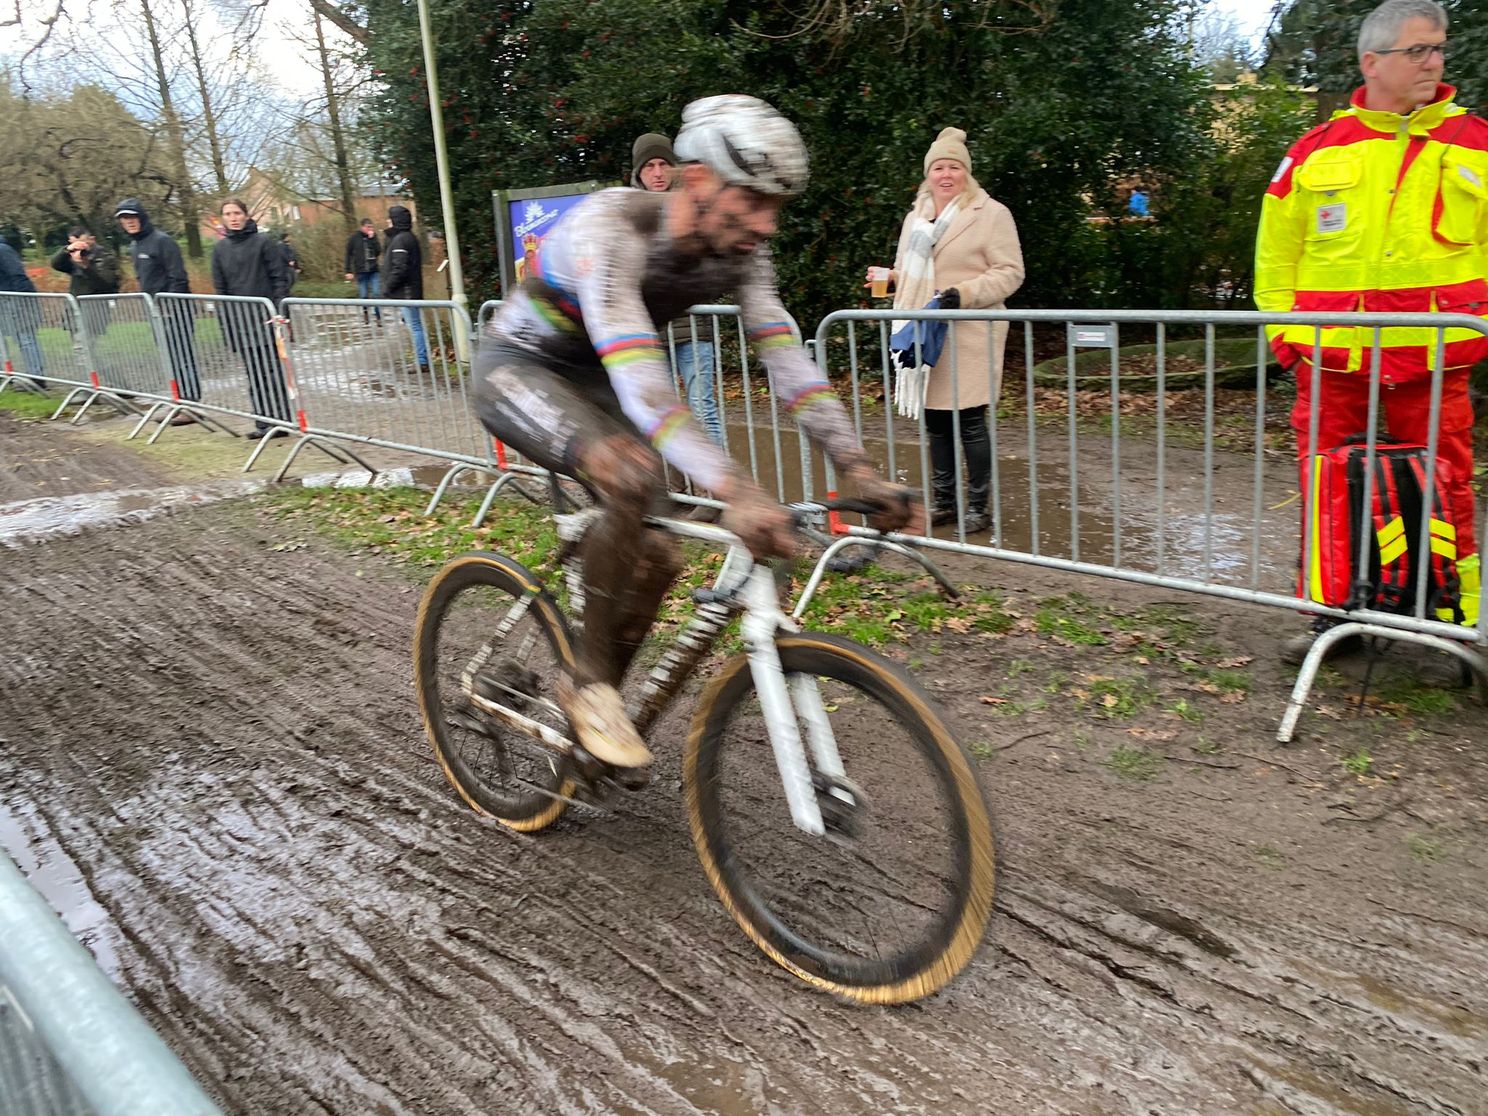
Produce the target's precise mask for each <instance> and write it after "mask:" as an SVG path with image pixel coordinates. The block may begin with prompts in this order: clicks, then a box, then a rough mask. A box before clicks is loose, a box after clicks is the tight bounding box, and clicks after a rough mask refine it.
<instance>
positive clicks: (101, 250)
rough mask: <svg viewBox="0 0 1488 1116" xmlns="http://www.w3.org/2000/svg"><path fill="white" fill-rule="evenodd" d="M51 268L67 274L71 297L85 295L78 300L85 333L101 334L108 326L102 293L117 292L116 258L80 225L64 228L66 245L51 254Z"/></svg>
mask: <svg viewBox="0 0 1488 1116" xmlns="http://www.w3.org/2000/svg"><path fill="white" fill-rule="evenodd" d="M52 270H53V271H60V272H62V274H64V275H67V276H69V277H70V278H69V279H68V283H67V289H68V291H69V292H70V293H71V294H72V296H73V298H84V297H87V298H88V299H89V301H87V302H83V303H80V304H79V305H80V306H82V308H83V322H84V323H85V324H86V325H87V327H88V335H89V336H90V337H93V338H99V337H102V336H103V332H104V330H106V329H108V326H109V303H108V302H107V301H106V300H105V298H103V297H93V296H108V295H116V294H118V293H119V261H118V260H117V259H115V258H114V254H113V253H112V252H110V251H109V250H108V249H107V248H105V247H103V246H102V245H100V244H99V243H98V238H97V237H96V236H94V235H93V234H92V233H90V232H89V231H88V230H87V229H85V228H84V227H83V226H82V225H74V226H72V228H71V229H69V230H68V231H67V247H65V248H63V249H61V250H60V251H59V252H58V253H57V254H56V255H55V256H53V257H52Z"/></svg>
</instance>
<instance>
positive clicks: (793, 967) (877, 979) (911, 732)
mask: <svg viewBox="0 0 1488 1116" xmlns="http://www.w3.org/2000/svg"><path fill="white" fill-rule="evenodd" d="M776 643H777V647H778V649H779V652H780V661H781V665H782V667H783V668H784V670H785V672H786V674H787V675H790V674H795V673H803V674H811V675H813V676H816V677H820V678H828V679H833V680H836V681H840V682H844V683H847V684H848V685H850V686H852V687H854V688H855V689H857V690H858V691H860V692H861V693H862V694H864V695H866V696H867V697H868V698H869V699H870V700H872V701H875V702H877V703H878V704H879V705H881V706H883V707H884V708H885V709H886V710H887V711H888V712H889V713H890V715H892V716H893V718H894V719H895V720H896V721H897V722H898V724H899V725H900V727H901V728H902V729H903V730H904V731H905V733H906V735H907V737H908V738H909V739H910V740H911V741H912V742H913V744H914V745H915V746H916V748H917V749H918V751H919V752H920V753H921V755H922V756H923V757H924V758H925V760H926V761H927V766H928V767H929V768H930V769H931V770H932V771H933V772H934V773H935V776H936V778H937V779H938V780H939V782H940V784H941V790H942V791H943V795H944V799H945V802H946V804H947V805H948V806H949V809H950V815H951V817H950V820H951V827H950V833H949V834H948V837H949V839H950V840H953V841H956V842H959V844H960V847H959V848H958V849H956V850H955V851H954V853H953V857H954V863H955V879H954V880H953V882H952V891H951V903H950V905H949V907H948V908H946V909H945V910H943V911H942V913H941V917H940V918H939V920H938V921H937V922H936V924H935V927H934V930H933V932H932V933H929V934H927V935H925V936H924V938H923V940H922V941H920V942H919V943H917V944H916V945H915V947H914V948H912V949H910V950H907V951H905V952H903V953H901V954H899V955H898V956H897V957H894V958H891V959H888V960H887V961H885V960H879V959H864V960H858V959H850V958H840V957H839V958H832V957H829V956H824V955H823V954H822V953H820V952H815V951H813V950H812V948H811V944H810V943H803V941H802V940H801V939H799V938H797V937H796V935H794V934H793V933H792V932H791V931H789V930H787V929H786V928H785V927H784V926H783V925H782V923H781V921H780V920H779V919H777V918H776V917H774V915H773V914H772V912H771V910H770V908H769V907H768V906H767V905H766V904H765V902H764V901H763V899H762V898H761V897H760V894H759V892H758V891H757V890H756V889H755V888H754V887H753V886H752V884H751V882H750V880H749V879H748V878H747V877H746V876H744V875H743V873H742V872H741V871H740V864H739V862H738V858H737V857H735V856H734V855H733V852H732V850H731V849H730V847H729V841H728V837H727V833H726V832H725V826H724V821H723V804H722V801H721V797H720V790H721V788H720V782H721V769H720V760H721V758H722V752H723V743H724V739H725V730H726V728H727V726H728V722H729V718H730V716H731V714H732V713H733V711H734V710H735V709H736V708H737V707H738V706H739V705H740V704H741V703H742V702H744V701H745V700H746V699H747V698H748V697H749V695H750V694H751V693H752V692H753V689H754V683H753V679H752V677H751V675H750V671H749V662H748V658H747V656H745V655H739V656H737V657H735V658H734V659H731V660H730V661H729V662H727V663H726V664H724V667H723V669H722V671H721V672H720V674H719V675H718V676H717V677H716V678H715V679H714V680H713V682H712V683H711V684H710V685H709V687H708V689H707V691H706V692H705V693H704V694H703V696H702V698H701V700H700V701H699V704H698V708H697V711H696V713H695V714H694V717H693V721H692V727H691V731H690V733H689V736H688V741H687V746H686V749H685V751H684V754H683V774H682V782H683V792H684V795H685V798H686V803H687V816H688V824H689V827H690V829H691V831H692V839H693V843H694V844H695V845H696V847H697V852H698V856H699V857H700V858H701V860H702V864H703V871H704V873H705V874H706V875H707V877H708V880H709V882H710V883H711V884H712V885H713V889H714V891H716V892H717V893H718V897H719V899H721V900H722V901H723V905H724V906H725V907H726V908H727V909H728V912H729V914H730V915H732V916H733V918H734V920H735V921H736V922H737V923H738V924H739V925H740V927H742V928H743V930H744V932H745V933H746V934H747V935H749V937H750V939H751V940H753V942H754V943H755V945H757V946H759V948H760V949H761V950H763V951H764V952H765V953H766V955H768V956H769V957H770V958H771V959H772V960H774V961H775V962H777V963H778V964H779V965H781V966H782V967H784V968H785V969H787V970H788V971H790V972H791V973H793V974H794V975H796V976H797V977H799V978H800V979H802V980H804V981H806V982H807V983H808V984H811V985H813V986H815V987H816V988H819V989H821V990H824V991H827V992H831V993H835V994H837V995H839V996H842V997H844V998H846V999H850V1000H856V1001H860V1002H863V1003H874V1004H895V1003H905V1002H908V1001H911V1000H916V999H920V998H922V997H924V996H927V995H929V994H930V993H932V992H934V991H936V990H937V989H939V988H941V987H942V986H944V985H945V984H946V983H947V982H949V981H950V980H951V979H952V978H953V977H954V976H955V975H956V974H957V973H959V972H960V971H961V970H962V969H963V968H964V967H965V966H966V964H967V962H969V961H970V960H971V958H972V956H973V955H974V954H975V952H976V950H977V947H978V945H980V943H981V941H982V938H983V936H984V934H985V932H986V927H987V921H988V919H989V918H990V916H991V912H992V901H993V892H994V888H995V882H996V881H995V875H996V869H995V853H994V842H993V836H992V825H991V818H990V815H989V812H988V809H987V803H986V799H985V797H984V796H983V794H982V790H981V787H980V785H979V784H978V783H977V780H976V776H975V775H974V773H973V771H972V767H971V764H970V762H969V760H968V759H967V757H966V754H965V752H963V751H962V749H961V747H960V745H959V744H958V743H957V742H956V739H955V737H954V735H953V734H952V733H951V731H950V729H949V728H948V727H947V726H946V724H945V723H944V721H943V720H942V719H941V717H940V715H939V714H938V713H937V712H936V711H935V709H934V706H933V705H932V704H931V702H930V699H929V698H928V697H927V696H926V695H925V694H924V693H923V692H922V691H921V690H920V688H919V687H918V686H917V685H915V683H914V682H913V681H912V680H911V679H910V678H909V676H908V675H906V674H904V673H903V672H902V671H900V670H899V669H897V668H896V667H895V666H893V665H892V664H890V663H889V662H887V661H886V660H884V659H882V658H880V657H879V656H877V655H874V654H873V653H872V652H870V651H868V650H866V649H865V648H863V647H862V646H860V645H858V644H856V643H853V642H852V641H850V640H846V639H840V638H837V637H833V636H827V635H822V634H819V633H811V632H806V633H801V634H798V635H788V636H786V635H783V636H781V637H780V638H779V639H778V640H777V641H776ZM772 770H773V768H772ZM848 775H849V777H851V775H852V767H851V765H849V769H848ZM864 790H865V791H866V793H867V794H868V796H869V797H870V798H871V797H872V795H873V788H872V787H865V788H864ZM782 793H783V792H782Z"/></svg>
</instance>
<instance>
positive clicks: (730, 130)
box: [672, 93, 810, 198]
mask: <svg viewBox="0 0 1488 1116" xmlns="http://www.w3.org/2000/svg"><path fill="white" fill-rule="evenodd" d="M672 146H673V150H675V151H676V153H677V160H678V162H682V163H702V164H703V166H705V167H707V168H708V169H709V170H711V171H712V172H713V173H714V174H716V175H718V177H719V178H721V179H723V181H724V182H726V183H728V184H729V185H730V186H747V187H748V188H749V189H751V190H758V191H759V192H760V193H761V194H773V195H776V196H780V197H787V198H792V197H795V196H796V195H797V194H799V193H801V191H803V190H804V189H806V180H807V179H808V178H809V177H810V169H809V164H808V160H807V158H806V145H805V144H804V143H802V142H801V133H800V132H798V131H796V126H795V125H794V124H792V123H791V122H790V121H789V120H787V119H786V118H785V117H783V116H781V115H780V113H778V112H776V111H775V109H774V108H772V107H771V106H770V105H768V104H766V103H765V102H764V101H761V100H760V99H759V98H758V97H745V96H743V95H742V94H738V93H728V94H725V95H724V96H721V97H704V98H702V99H701V100H698V101H693V102H692V104H690V105H688V106H687V107H686V108H685V109H683V110H682V130H681V131H679V132H678V133H677V140H676V143H674V144H673V145H672Z"/></svg>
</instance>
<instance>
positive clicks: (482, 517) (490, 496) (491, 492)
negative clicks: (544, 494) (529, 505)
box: [470, 473, 531, 527]
mask: <svg viewBox="0 0 1488 1116" xmlns="http://www.w3.org/2000/svg"><path fill="white" fill-rule="evenodd" d="M516 482H517V474H515V473H502V474H501V475H500V476H499V477H497V478H496V480H495V481H494V482H493V483H492V485H491V487H490V488H489V489H487V490H486V498H485V499H484V500H482V501H481V506H480V509H479V510H478V511H477V512H476V513H475V518H474V519H472V520H471V521H470V526H472V527H479V526H480V525H481V524H482V523H484V522H485V521H486V516H487V515H489V514H490V512H491V505H492V504H494V503H495V502H496V494H497V493H498V492H500V491H501V490H502V489H503V488H505V487H506V486H507V485H509V484H516ZM517 491H518V492H520V493H522V495H523V496H527V492H526V490H525V489H523V488H522V486H521V485H517ZM528 499H531V497H530V496H529V497H528Z"/></svg>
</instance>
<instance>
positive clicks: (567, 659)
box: [413, 553, 573, 833]
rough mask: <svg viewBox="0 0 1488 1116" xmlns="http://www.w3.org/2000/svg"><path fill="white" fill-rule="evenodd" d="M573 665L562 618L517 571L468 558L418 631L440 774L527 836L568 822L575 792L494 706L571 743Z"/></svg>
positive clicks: (423, 705) (420, 680)
mask: <svg viewBox="0 0 1488 1116" xmlns="http://www.w3.org/2000/svg"><path fill="white" fill-rule="evenodd" d="M572 663H573V651H572V640H571V639H570V637H569V632H568V625H567V623H566V622H565V621H564V619H563V614H562V613H561V612H560V611H559V610H558V605H557V603H556V602H555V601H554V600H553V598H552V597H551V596H549V595H548V593H547V591H546V590H544V589H543V588H542V586H541V584H539V582H538V581H537V579H536V578H535V577H533V575H532V574H531V573H530V572H529V571H528V570H527V569H526V567H524V566H523V565H521V564H520V563H519V562H515V561H513V560H512V559H510V558H507V557H505V556H504V555H501V554H486V553H476V554H463V555H461V556H460V557H458V558H455V559H453V560H452V561H450V562H448V563H447V564H446V565H445V566H444V567H443V568H442V569H441V570H440V571H439V572H438V573H437V574H435V575H434V579H433V580H432V581H431V582H430V583H429V587H428V589H427V590H426V591H425V592H424V598H423V600H422V601H421V602H420V604H419V611H418V620H417V622H416V625H415V629H414V655H413V671H414V686H415V688H416V689H417V691H418V698H419V708H420V710H421V711H422V713H423V716H424V728H425V731H427V733H428V735H429V742H430V743H431V744H433V746H434V754H435V756H436V757H437V758H438V760H439V765H440V766H441V767H442V768H443V769H444V773H445V775H446V776H447V777H448V778H449V781H450V782H451V783H453V784H454V787H455V789H456V790H457V791H459V792H460V797H461V798H463V799H464V800H465V801H466V802H467V803H469V805H470V806H471V807H472V808H473V809H475V810H476V811H477V812H479V813H482V814H487V815H489V816H491V817H493V818H495V819H496V820H497V821H499V822H501V823H502V824H503V825H506V826H509V827H511V828H512V829H515V830H519V831H521V832H524V833H530V832H533V831H535V830H538V829H542V828H543V827H544V826H547V825H550V824H551V823H552V822H553V821H554V820H555V819H556V818H557V817H558V815H559V814H561V813H563V808H564V806H565V805H566V804H567V803H566V802H565V801H564V799H565V798H567V797H568V796H569V795H570V794H571V793H572V791H573V785H572V783H571V782H570V781H569V780H567V779H565V778H564V777H563V776H562V775H561V774H560V769H561V768H560V756H559V753H558V750H557V749H556V748H555V747H552V746H549V745H547V744H544V743H542V742H541V741H540V740H539V739H537V738H536V737H535V736H534V735H533V734H532V732H530V731H524V730H523V729H522V728H518V727H514V726H513V725H511V724H510V723H508V722H507V721H505V720H503V719H502V717H501V716H500V715H499V714H498V713H497V712H494V711H493V710H492V708H491V707H492V706H494V707H496V708H497V709H499V710H502V711H505V712H507V713H509V714H514V715H515V716H517V717H520V718H524V719H526V722H527V723H528V724H529V725H531V726H540V728H541V729H545V730H548V732H550V733H551V734H552V735H553V737H554V738H555V739H556V738H562V737H566V736H567V735H568V722H567V719H566V718H565V717H564V715H563V713H562V711H561V710H560V709H559V708H558V704H557V701H556V700H555V698H554V689H555V687H556V686H557V682H558V673H559V671H560V670H563V669H567V668H568V667H570V666H571V665H572Z"/></svg>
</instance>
